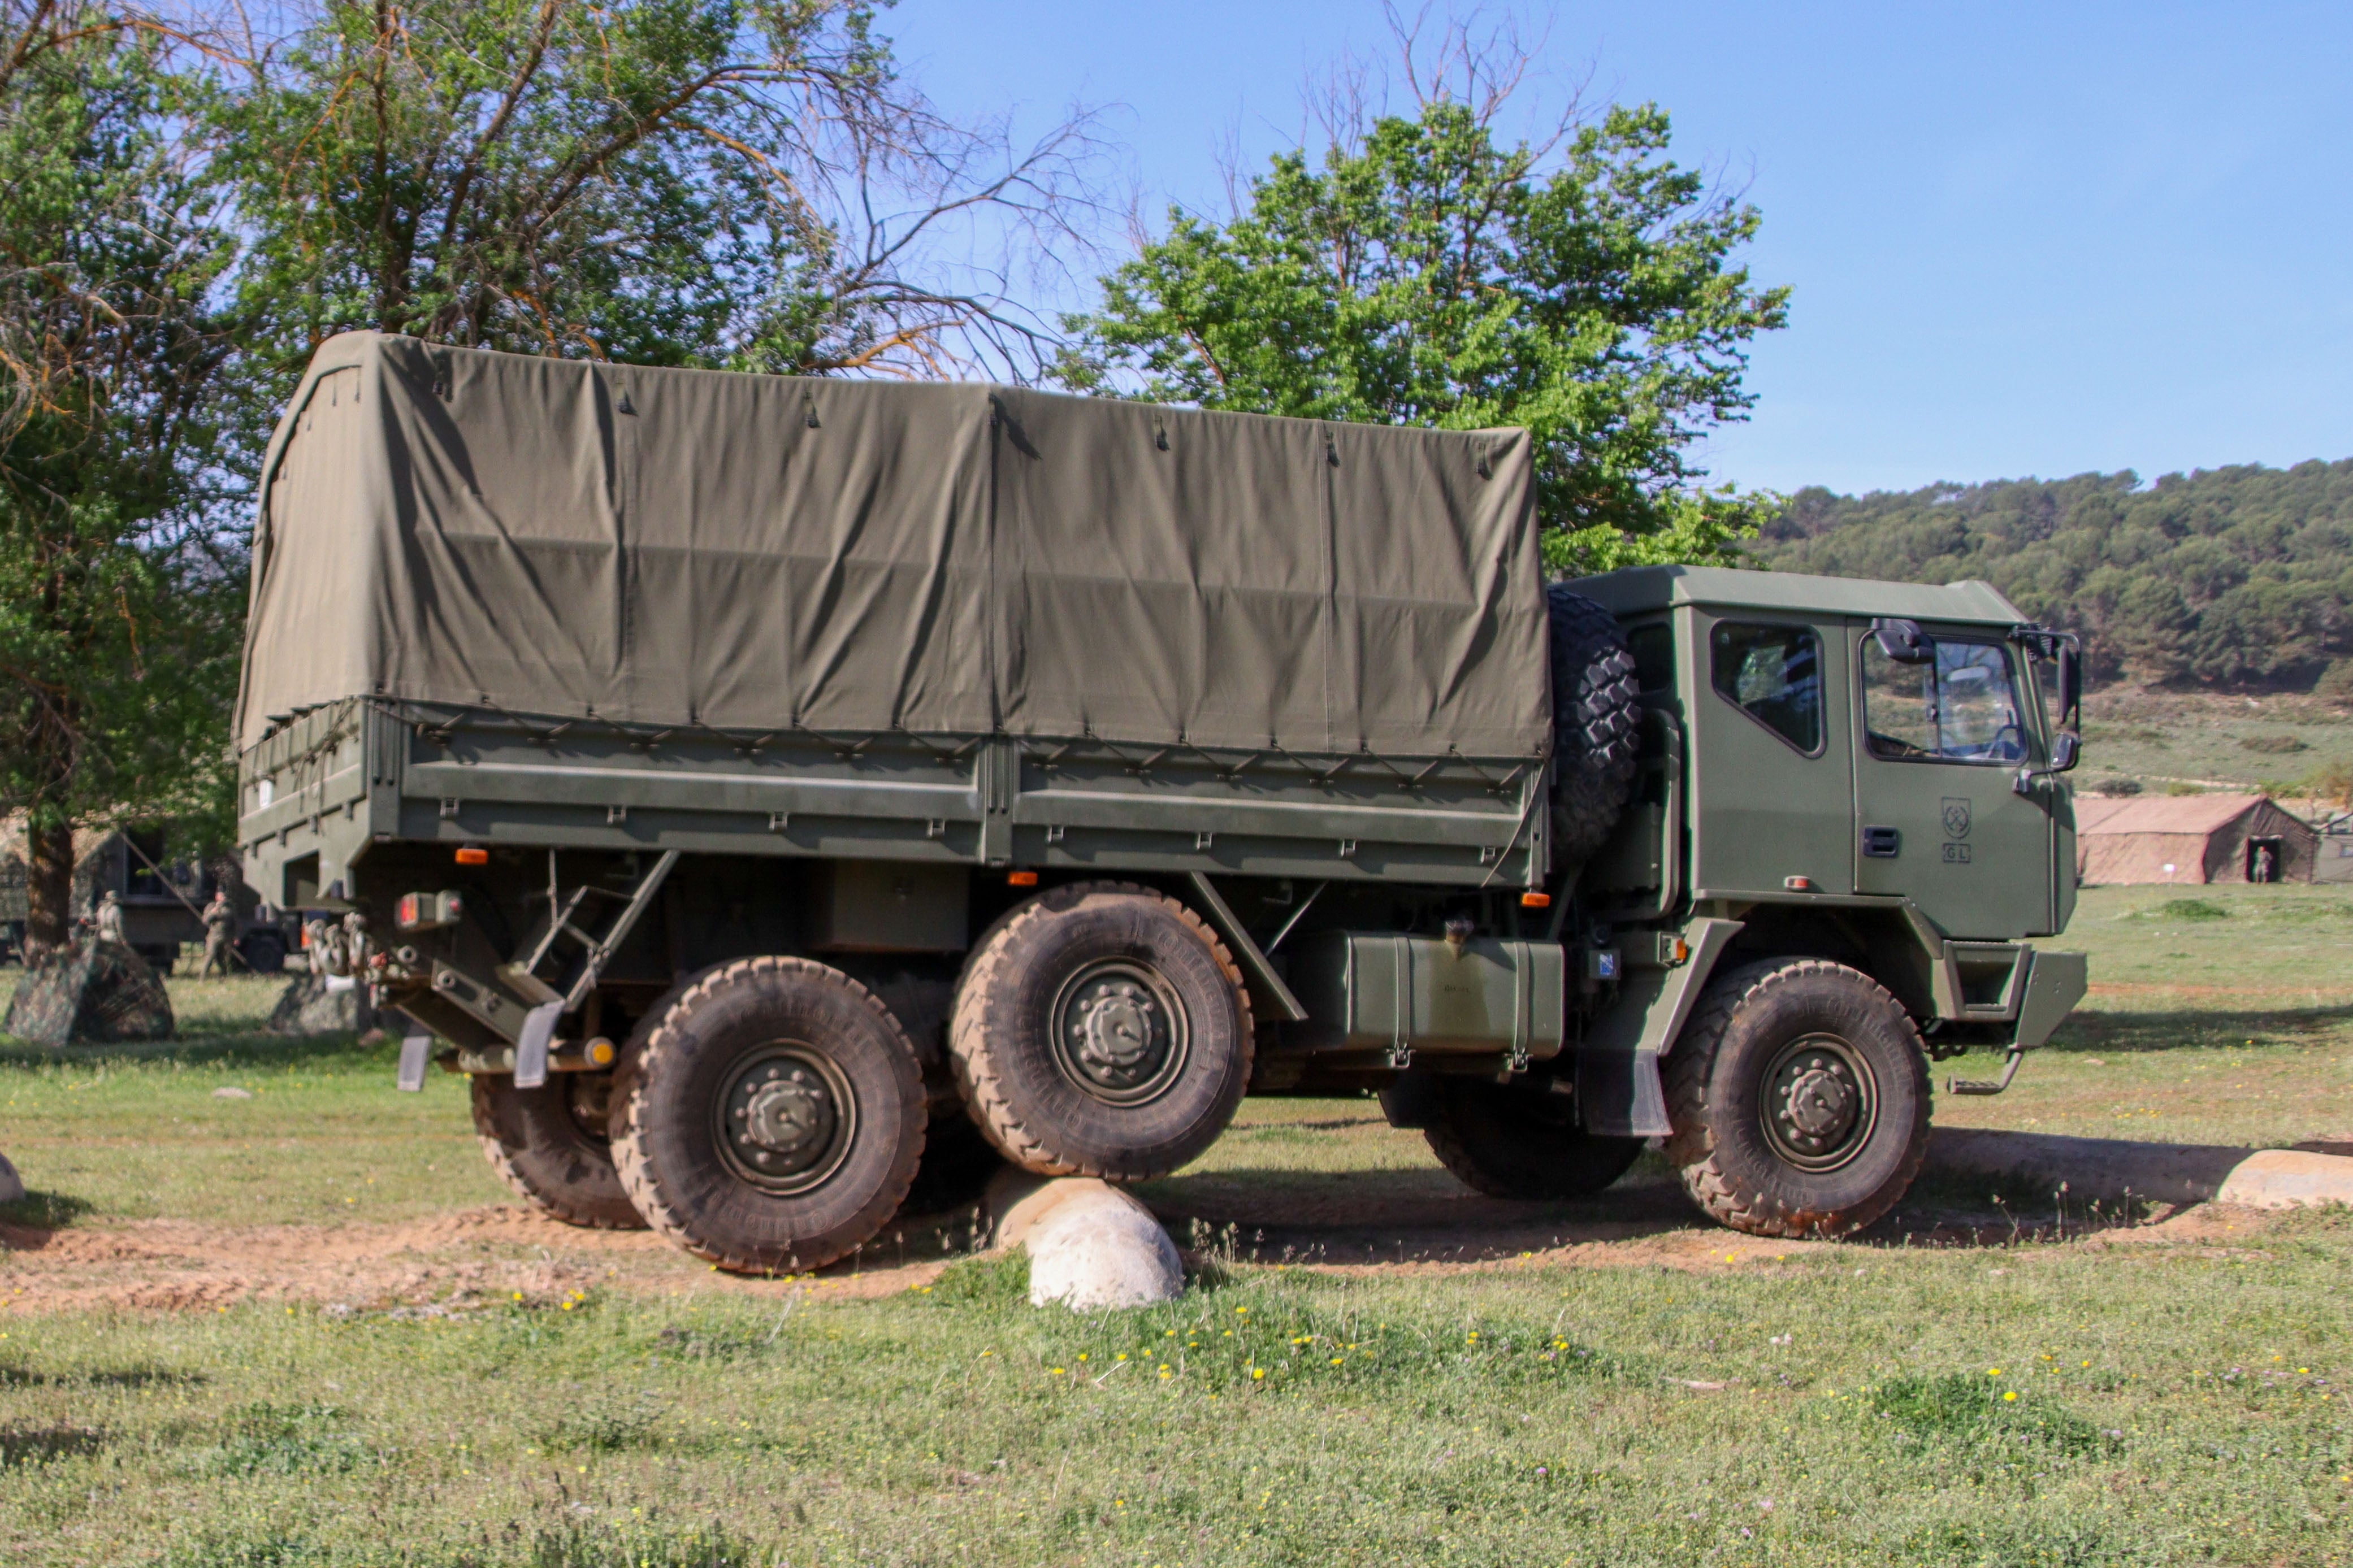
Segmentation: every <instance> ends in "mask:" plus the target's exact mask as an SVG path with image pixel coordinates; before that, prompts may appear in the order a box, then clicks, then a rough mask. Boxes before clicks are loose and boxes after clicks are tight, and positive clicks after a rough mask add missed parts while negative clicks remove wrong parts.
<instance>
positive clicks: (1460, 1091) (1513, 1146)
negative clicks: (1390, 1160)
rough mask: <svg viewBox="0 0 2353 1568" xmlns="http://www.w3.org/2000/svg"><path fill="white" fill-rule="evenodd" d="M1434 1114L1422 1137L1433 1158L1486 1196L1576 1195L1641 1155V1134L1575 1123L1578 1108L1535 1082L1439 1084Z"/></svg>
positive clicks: (1448, 1081)
mask: <svg viewBox="0 0 2353 1568" xmlns="http://www.w3.org/2000/svg"><path fill="white" fill-rule="evenodd" d="M1437 1110H1438V1114H1437V1116H1436V1117H1435V1118H1434V1119H1432V1121H1430V1125H1429V1127H1427V1128H1426V1129H1424V1130H1423V1131H1422V1136H1423V1137H1424V1138H1426V1139H1428V1140H1429V1141H1430V1152H1432V1153H1434V1154H1436V1155H1437V1156H1438V1158H1439V1162H1440V1163H1441V1164H1443V1165H1444V1166H1445V1167H1446V1168H1447V1169H1448V1170H1450V1171H1451V1172H1453V1173H1454V1174H1455V1175H1456V1176H1457V1177H1458V1178H1460V1179H1461V1182H1462V1183H1463V1184H1465V1185H1466V1186H1470V1187H1473V1188H1475V1189H1477V1190H1478V1191H1480V1192H1482V1193H1484V1194H1487V1195H1488V1196H1489V1197H1491V1198H1582V1197H1589V1196H1591V1195H1592V1194H1595V1193H1598V1192H1599V1191H1601V1189H1602V1188H1604V1187H1606V1186H1608V1185H1609V1184H1610V1183H1612V1182H1614V1181H1616V1180H1617V1179H1618V1178H1619V1177H1620V1176H1622V1175H1624V1174H1625V1173H1626V1171H1627V1168H1628V1167H1629V1166H1630V1165H1632V1164H1633V1163H1634V1162H1635V1161H1636V1160H1637V1159H1638V1158H1640V1157H1641V1152H1642V1141H1641V1139H1640V1138H1609V1137H1604V1136H1602V1135H1601V1134H1599V1133H1595V1132H1588V1131H1585V1130H1584V1129H1583V1128H1581V1127H1579V1126H1577V1107H1576V1105H1575V1103H1574V1102H1573V1101H1572V1100H1569V1098H1568V1097H1567V1096H1566V1095H1560V1094H1554V1093H1551V1092H1550V1091H1548V1090H1547V1089H1545V1088H1544V1087H1543V1086H1541V1085H1529V1084H1503V1083H1491V1082H1488V1081H1486V1080H1485V1079H1463V1078H1444V1079H1439V1081H1438V1107H1437Z"/></svg>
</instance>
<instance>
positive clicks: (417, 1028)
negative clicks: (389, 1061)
mask: <svg viewBox="0 0 2353 1568" xmlns="http://www.w3.org/2000/svg"><path fill="white" fill-rule="evenodd" d="M401 1016H403V1017H407V1015H406V1014H403V1015H401ZM432 1054H433V1033H432V1031H431V1030H429V1029H427V1027H426V1026H424V1025H422V1024H420V1023H418V1022H417V1020H416V1019H414V1018H409V1019H408V1033H406V1035H403V1036H402V1037H401V1039H400V1076H399V1078H397V1079H395V1080H394V1087H395V1088H396V1089H400V1090H401V1091H402V1092H403V1093H405V1094H417V1093H421V1092H423V1090H424V1089H425V1066H426V1063H427V1059H428V1058H430V1057H431V1056H432Z"/></svg>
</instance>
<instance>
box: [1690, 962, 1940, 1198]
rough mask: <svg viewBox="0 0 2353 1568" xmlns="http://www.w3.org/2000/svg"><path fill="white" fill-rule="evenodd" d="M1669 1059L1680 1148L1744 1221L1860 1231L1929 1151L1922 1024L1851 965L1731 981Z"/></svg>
mask: <svg viewBox="0 0 2353 1568" xmlns="http://www.w3.org/2000/svg"><path fill="white" fill-rule="evenodd" d="M1666 1069H1667V1070H1666V1091H1667V1116H1668V1120H1669V1121H1671V1122H1672V1124H1673V1127H1674V1130H1675V1131H1674V1136H1673V1137H1672V1139H1671V1140H1670V1141H1669V1142H1668V1144H1667V1158H1668V1159H1669V1160H1670V1161H1672V1163H1674V1164H1675V1165H1676V1167H1677V1168H1678V1169H1679V1170H1680V1171H1681V1173H1682V1174H1683V1186H1684V1188H1685V1190H1687V1191H1688V1192H1689V1193H1690V1194H1691V1195H1692V1197H1693V1199H1694V1201H1695V1202H1697V1203H1698V1205H1699V1206H1700V1207H1701V1208H1703V1209H1704V1210H1706V1211H1707V1213H1708V1214H1709V1215H1712V1216H1713V1217H1715V1219H1717V1220H1719V1221H1721V1222H1722V1223H1723V1224H1725V1225H1727V1226H1731V1227H1732V1228H1733V1229H1735V1230H1744V1231H1746V1232H1748V1233H1749V1234H1750V1235H1752V1236H1792V1237H1797V1236H1843V1235H1845V1234H1847V1233H1848V1232H1850V1231H1854V1230H1860V1229H1861V1228H1862V1226H1867V1225H1869V1224H1870V1223H1871V1222H1872V1221H1873V1220H1875V1219H1877V1218H1879V1217H1880V1216H1881V1215H1883V1214H1885V1213H1886V1212H1887V1211H1888V1210H1889V1209H1891V1208H1893V1207H1894V1206H1895V1204H1896V1201H1897V1200H1898V1199H1900V1198H1902V1197H1903V1195H1904V1194H1905V1189H1907V1188H1909V1187H1910V1186H1911V1184H1912V1179H1913V1177H1915V1176H1916V1175H1917V1174H1919V1172H1920V1164H1921V1162H1922V1161H1923V1160H1924V1159H1925V1158H1926V1155H1927V1149H1928V1094H1929V1091H1928V1059H1927V1053H1926V1051H1925V1050H1924V1049H1923V1048H1922V1047H1921V1044H1920V1032H1919V1031H1918V1030H1917V1029H1916V1028H1915V1027H1914V1026H1913V1024H1912V1020H1911V1018H1910V1016H1908V1015H1906V1014H1905V1011H1904V1007H1903V1005H1902V1004H1900V1003H1898V1002H1897V1001H1896V1000H1895V998H1894V997H1893V996H1891V995H1889V994H1887V992H1886V990H1885V989H1884V988H1883V987H1882V986H1881V985H1880V984H1879V983H1878V982H1876V981H1874V980H1873V979H1872V978H1871V977H1870V976H1869V975H1867V974H1864V973H1861V972H1860V971H1858V970H1853V969H1850V968H1848V967H1847V966H1846V965H1844V964H1841V963H1829V962H1827V961H1825V960H1821V959H1813V958H1787V959H1776V960H1773V961H1770V962H1768V963H1755V964H1749V965H1746V966H1745V967H1743V968H1740V969H1736V970H1734V971H1733V972H1732V973H1728V974H1725V975H1723V976H1721V977H1719V978H1718V979H1716V980H1715V981H1714V982H1712V983H1711V984H1709V986H1708V988H1707V992H1706V994H1704V996H1702V997H1701V999H1700V1005H1699V1007H1698V1009H1697V1010H1696V1011H1695V1012H1694V1014H1693V1016H1692V1019H1691V1022H1690V1024H1689V1025H1687V1026H1685V1027H1684V1029H1683V1035H1682V1037H1680V1038H1679V1039H1678V1040H1677V1041H1676V1042H1675V1045H1674V1048H1673V1049H1672V1051H1671V1052H1670V1053H1669V1054H1668V1057H1667V1064H1666Z"/></svg>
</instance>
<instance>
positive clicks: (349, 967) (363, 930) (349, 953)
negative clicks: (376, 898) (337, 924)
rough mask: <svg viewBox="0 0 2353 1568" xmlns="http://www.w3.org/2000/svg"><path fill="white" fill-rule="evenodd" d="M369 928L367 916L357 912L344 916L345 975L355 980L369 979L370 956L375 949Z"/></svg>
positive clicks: (353, 911)
mask: <svg viewBox="0 0 2353 1568" xmlns="http://www.w3.org/2000/svg"><path fill="white" fill-rule="evenodd" d="M367 926H368V922H367V916H365V915H364V914H362V913H360V912H359V910H352V911H351V912H350V913H349V914H346V915H345V916H343V973H346V974H348V975H350V976H351V977H352V978H353V979H354V980H364V979H366V978H367V965H368V954H369V952H370V951H371V950H372V948H373V944H372V943H371V942H369V940H368V928H367Z"/></svg>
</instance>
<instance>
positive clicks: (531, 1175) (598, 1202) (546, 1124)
mask: <svg viewBox="0 0 2353 1568" xmlns="http://www.w3.org/2000/svg"><path fill="white" fill-rule="evenodd" d="M601 1076H602V1075H598V1074H591V1073H576V1072H564V1073H552V1074H550V1075H549V1076H548V1079H547V1082H545V1083H544V1084H543V1085H541V1086H540V1087H539V1088H537V1089H517V1088H516V1087H515V1083H514V1079H512V1077H509V1076H508V1075H506V1074H504V1073H477V1074H475V1075H474V1132H475V1135H476V1136H477V1137H479V1138H480V1140H481V1142H482V1155H483V1157H484V1158H485V1159H487V1160H489V1161H490V1163H491V1170H493V1171H496V1172H497V1173H499V1179H500V1180H501V1181H503V1182H504V1183H506V1184H507V1185H508V1186H510V1187H512V1188H513V1189H514V1190H515V1192H516V1194H518V1195H519V1196H521V1197H522V1198H523V1199H524V1200H525V1201H527V1202H529V1203H531V1204H532V1205H535V1206H536V1207H538V1208H539V1209H541V1210H543V1212H545V1213H547V1214H549V1215H554V1217H555V1218H557V1219H560V1220H562V1221H563V1222H564V1223H565V1224H566V1225H577V1226H586V1227H587V1228H589V1229H591V1230H643V1229H645V1228H646V1221H645V1216H644V1215H640V1214H639V1213H638V1210H637V1205H634V1204H632V1203H630V1202H629V1194H628V1192H627V1191H626V1190H625V1189H624V1188H623V1187H622V1185H621V1173H619V1172H618V1171H617V1170H615V1169H614V1168H613V1145H612V1142H611V1140H610V1139H609V1138H607V1137H606V1136H605V1135H603V1134H602V1133H600V1132H598V1131H597V1130H596V1121H597V1118H596V1114H595V1106H594V1103H593V1100H594V1097H595V1096H596V1095H599V1094H603V1093H607V1092H608V1091H609V1089H610V1087H611V1079H609V1078H608V1079H605V1081H604V1082H601V1083H598V1082H593V1081H591V1080H592V1079H596V1078H598V1077H601Z"/></svg>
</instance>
